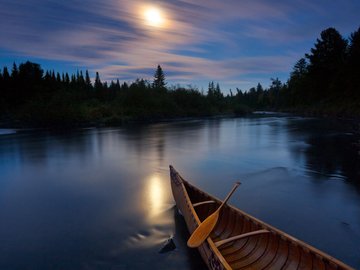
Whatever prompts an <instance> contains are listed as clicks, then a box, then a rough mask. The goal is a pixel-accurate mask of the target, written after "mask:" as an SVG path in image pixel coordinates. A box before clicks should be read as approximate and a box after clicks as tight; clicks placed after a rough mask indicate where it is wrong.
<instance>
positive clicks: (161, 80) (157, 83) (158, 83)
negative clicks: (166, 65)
mask: <svg viewBox="0 0 360 270" xmlns="http://www.w3.org/2000/svg"><path fill="white" fill-rule="evenodd" d="M165 85H166V83H165V74H164V72H163V70H162V68H161V66H160V65H158V66H157V69H156V71H155V75H154V82H153V87H154V88H158V89H162V88H165Z"/></svg>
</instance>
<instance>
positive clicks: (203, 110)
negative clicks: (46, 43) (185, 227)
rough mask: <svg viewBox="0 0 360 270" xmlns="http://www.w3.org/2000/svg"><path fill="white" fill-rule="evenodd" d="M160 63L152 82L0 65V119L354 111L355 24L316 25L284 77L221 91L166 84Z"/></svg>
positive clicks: (89, 121)
mask: <svg viewBox="0 0 360 270" xmlns="http://www.w3.org/2000/svg"><path fill="white" fill-rule="evenodd" d="M165 74H166V72H164V71H163V69H162V68H161V66H160V65H158V67H157V68H156V70H155V73H154V79H153V81H151V82H150V81H146V80H144V79H137V80H136V81H134V82H132V83H126V82H123V83H120V82H119V80H116V81H111V82H102V81H101V79H100V75H99V73H96V77H95V80H94V82H92V81H91V79H90V76H89V72H88V71H85V73H84V72H83V71H78V72H77V73H76V74H68V73H62V74H60V73H58V72H55V71H54V70H47V71H44V70H43V69H42V68H41V66H40V65H39V64H37V63H32V62H29V61H28V62H26V63H21V64H20V65H18V66H17V65H16V64H15V63H14V64H13V66H12V67H11V68H10V69H9V68H8V67H3V68H2V69H0V123H1V126H7V127H64V126H71V127H78V126H90V125H119V124H122V123H127V122H131V121H159V120H164V119H172V118H182V117H204V116H214V115H243V114H246V113H250V112H252V111H255V110H272V111H283V112H293V113H299V114H307V115H318V116H330V117H349V118H358V117H360V28H359V29H358V30H357V31H355V32H353V33H352V34H351V35H350V37H349V38H348V39H346V38H344V37H343V36H342V35H341V34H340V33H339V32H338V31H337V30H336V29H335V28H328V29H326V30H324V31H322V32H321V34H320V37H319V38H318V39H317V40H316V42H315V44H314V46H313V48H311V49H310V51H309V52H308V53H306V54H305V55H304V57H303V58H301V59H299V60H298V61H297V62H296V64H295V65H294V67H293V70H292V71H291V73H290V74H289V79H288V80H287V81H286V82H284V83H283V82H281V81H280V80H279V79H278V78H271V84H270V86H269V87H268V88H266V89H265V88H263V86H262V85H261V84H260V83H259V84H257V85H256V86H254V87H252V88H250V89H247V90H241V89H238V88H237V89H236V91H235V92H233V91H232V90H230V91H229V92H230V93H229V94H227V95H224V94H223V92H222V91H221V88H220V85H219V84H218V83H214V82H210V83H209V85H208V89H207V91H206V92H204V91H200V90H199V89H197V88H196V87H186V88H185V87H180V86H167V83H166V77H165Z"/></svg>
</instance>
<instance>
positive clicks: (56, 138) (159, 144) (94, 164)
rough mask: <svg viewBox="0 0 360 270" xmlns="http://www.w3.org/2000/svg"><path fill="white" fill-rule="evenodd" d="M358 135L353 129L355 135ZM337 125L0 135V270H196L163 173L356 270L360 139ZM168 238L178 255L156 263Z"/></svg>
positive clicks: (284, 119)
mask: <svg viewBox="0 0 360 270" xmlns="http://www.w3.org/2000/svg"><path fill="white" fill-rule="evenodd" d="M359 128H360V127H359ZM357 131H358V130H356V128H355V129H354V128H350V127H349V126H348V125H345V123H344V122H343V121H336V120H324V119H316V118H303V117H296V116H291V115H279V114H259V115H254V116H251V117H244V118H224V119H202V120H189V121H178V122H169V123H158V124H146V125H129V126H126V127H118V128H88V129H78V130H68V131H62V132H59V131H56V132H55V131H44V130H43V131H40V130H11V129H6V130H5V129H2V130H0V269H6V270H13V269H16V270H17V269H19V270H20V269H31V270H32V269H34V270H35V269H36V270H39V269H40V270H41V269H67V270H72V269H74V270H75V269H77V270H78V269H84V270H89V269H117V270H119V269H121V270H122V269H148V268H149V267H150V266H151V268H152V269H205V266H204V264H203V262H202V261H201V258H200V257H199V255H198V253H197V251H196V250H189V249H188V248H187V247H186V240H187V237H188V233H187V230H186V226H185V224H184V222H183V220H182V218H181V217H180V216H179V215H178V214H177V211H176V210H175V207H174V206H175V203H174V200H173V197H172V194H171V189H170V183H169V171H168V166H169V164H172V165H173V166H174V167H175V168H176V169H177V170H178V171H179V172H180V173H181V174H182V176H183V177H184V178H185V179H188V180H190V181H191V182H192V183H194V184H195V185H197V186H199V187H200V188H202V189H204V190H205V191H207V192H208V193H210V194H213V195H215V196H217V197H220V198H223V197H225V195H226V194H227V193H228V191H229V190H230V189H231V187H232V186H233V183H234V182H235V181H237V180H240V181H241V182H242V185H241V186H240V187H239V189H238V190H237V191H236V193H235V194H234V195H233V197H232V198H231V200H230V202H229V203H230V204H233V205H235V206H237V207H238V208H241V209H242V210H244V211H246V212H248V213H249V214H251V215H253V216H255V217H257V218H260V219H261V220H263V221H265V222H267V223H269V224H271V225H273V226H275V227H278V228H279V229H281V230H283V231H285V232H287V233H289V234H291V235H293V236H295V237H296V238H299V239H301V240H303V241H305V242H307V243H309V244H311V245H313V246H315V247H316V248H319V249H321V250H323V251H325V252H326V253H328V254H330V255H331V256H334V257H336V258H338V259H340V260H343V261H344V262H345V263H347V264H349V265H351V266H353V267H355V268H358V269H360V245H359V243H360V146H359V145H360V136H359V134H358V133H357ZM169 237H173V239H174V242H175V244H176V249H175V250H172V251H170V252H166V253H159V251H160V249H161V248H162V246H163V245H164V243H165V242H166V240H167V239H168V238H169Z"/></svg>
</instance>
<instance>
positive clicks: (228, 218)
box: [183, 180, 352, 270]
mask: <svg viewBox="0 0 360 270" xmlns="http://www.w3.org/2000/svg"><path fill="white" fill-rule="evenodd" d="M183 184H184V187H185V190H186V191H187V193H188V196H189V198H190V200H191V203H192V204H195V203H199V202H203V201H209V200H214V201H215V203H208V204H202V205H199V206H196V207H195V212H196V214H197V215H198V218H199V219H200V221H203V220H204V219H206V217H208V216H209V215H211V214H212V213H213V212H214V211H215V210H216V209H217V208H218V207H219V206H220V204H221V202H220V201H219V200H218V199H216V198H214V197H212V196H210V195H209V194H207V193H205V192H203V191H201V190H200V189H198V188H196V187H195V186H193V185H191V184H189V183H188V182H186V181H185V180H184V181H183ZM261 229H267V230H269V231H270V232H269V233H266V234H259V235H254V236H251V237H247V238H243V239H239V240H236V241H233V242H230V243H226V244H224V245H222V246H220V247H218V248H217V249H218V251H217V252H215V253H218V252H220V254H221V256H222V257H223V258H224V259H225V260H226V262H227V263H228V265H229V266H230V267H231V269H309V270H311V269H314V270H315V269H317V270H335V269H347V270H349V269H352V268H351V267H349V266H347V265H345V264H343V263H342V262H340V261H338V260H336V259H334V258H332V257H330V256H329V255H327V254H325V253H323V252H321V251H319V250H317V249H315V248H313V247H311V246H309V245H307V244H306V243H303V242H301V241H299V240H297V239H295V238H293V237H291V236H289V235H287V234H285V233H283V232H281V231H279V230H277V229H276V228H274V227H272V226H270V225H267V224H265V223H264V222H262V221H260V220H258V219H256V218H254V217H251V216H249V215H248V214H246V213H244V212H242V211H240V210H239V209H237V208H234V207H231V206H228V205H226V206H225V207H224V208H223V209H222V211H221V212H220V217H219V220H218V223H217V225H216V227H215V229H214V230H213V232H212V233H211V235H210V238H211V240H210V241H213V242H217V241H219V240H223V239H227V238H229V237H232V236H236V235H239V234H244V233H248V232H252V231H256V230H261ZM224 268H225V267H224Z"/></svg>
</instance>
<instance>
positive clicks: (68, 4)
mask: <svg viewBox="0 0 360 270" xmlns="http://www.w3.org/2000/svg"><path fill="white" fill-rule="evenodd" d="M150 5H156V6H157V7H158V8H160V9H161V10H162V12H163V14H164V15H165V21H166V24H165V25H164V26H163V27H161V28H151V27H149V26H148V25H146V24H145V23H144V18H143V15H142V12H143V9H144V8H146V7H147V6H150ZM355 7H356V8H358V7H359V4H358V3H357V2H356V1H355V0H351V1H347V2H346V3H343V2H341V1H339V0H335V1H332V2H331V3H328V2H326V3H325V1H324V0H322V1H320V2H314V1H310V0H306V1H305V0H294V1H285V0H279V1H276V2H274V1H270V0H253V1H244V0H227V1H218V0H197V1H190V0H167V1H165V0H162V1H156V2H155V1H149V0H143V1H133V0H103V1H100V0H82V1H80V0H69V1H58V0H56V1H55V0H47V1H45V0H27V1H23V0H2V9H1V10H0V36H1V37H2V38H1V40H0V53H1V50H6V51H10V52H11V53H12V54H13V55H14V56H17V57H19V56H21V57H23V58H24V60H27V59H26V57H31V58H34V57H35V58H37V59H40V60H41V59H46V60H55V61H62V62H67V63H71V65H75V66H85V67H87V68H89V70H90V71H92V72H94V71H99V72H100V74H101V76H102V78H103V80H112V79H117V78H119V79H121V80H125V81H129V80H134V79H135V78H138V77H144V78H151V77H152V75H153V72H150V71H151V70H154V69H155V67H156V65H157V64H161V65H163V68H164V70H165V72H166V71H168V76H167V79H168V80H170V81H172V82H174V83H175V82H179V83H184V84H202V85H204V82H206V81H210V80H215V81H222V82H225V84H228V85H233V83H235V82H238V83H239V84H242V85H246V86H247V85H248V82H250V81H253V82H254V83H257V82H255V81H254V80H262V81H264V80H265V79H264V78H268V79H269V78H270V77H276V76H277V75H278V74H284V73H286V72H290V70H291V67H292V65H293V64H294V63H295V62H296V60H297V59H298V58H299V57H301V55H303V54H304V53H306V52H308V51H309V49H310V46H311V45H312V43H313V42H314V41H315V38H316V37H317V36H318V35H319V33H320V31H321V30H323V29H322V28H325V27H324V26H325V25H327V24H328V23H330V22H331V20H330V19H332V20H333V21H334V22H336V24H337V25H329V26H334V27H337V26H339V27H341V28H342V29H345V30H346V31H349V30H348V29H350V28H353V29H352V31H354V30H355V29H356V28H357V27H358V25H353V24H354V22H357V13H356V12H355V10H358V9H355ZM327 15H328V16H330V19H329V18H327V17H326V16H327ZM0 64H1V63H0ZM226 82H227V83H226ZM230 82H232V83H230ZM205 84H206V83H205ZM239 86H241V85H239Z"/></svg>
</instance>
